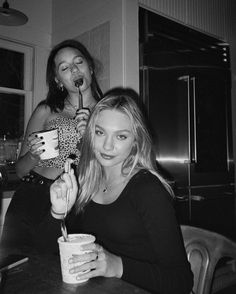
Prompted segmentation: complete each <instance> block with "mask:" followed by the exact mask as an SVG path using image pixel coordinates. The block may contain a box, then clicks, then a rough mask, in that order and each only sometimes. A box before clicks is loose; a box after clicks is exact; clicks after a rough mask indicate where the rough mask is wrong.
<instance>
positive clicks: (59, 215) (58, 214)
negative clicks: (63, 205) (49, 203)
mask: <svg viewBox="0 0 236 294" xmlns="http://www.w3.org/2000/svg"><path fill="white" fill-rule="evenodd" d="M50 212H51V215H52V216H53V217H54V218H56V219H63V217H64V215H65V213H64V212H57V211H55V210H54V209H53V208H52V207H51V209H50Z"/></svg>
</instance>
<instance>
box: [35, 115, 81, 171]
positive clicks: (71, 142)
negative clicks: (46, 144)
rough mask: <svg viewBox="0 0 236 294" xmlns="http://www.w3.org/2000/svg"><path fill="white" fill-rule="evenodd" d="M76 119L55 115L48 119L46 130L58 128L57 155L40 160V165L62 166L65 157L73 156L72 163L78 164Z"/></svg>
mask: <svg viewBox="0 0 236 294" xmlns="http://www.w3.org/2000/svg"><path fill="white" fill-rule="evenodd" d="M76 125H77V120H76V119H73V118H68V117H64V116H57V117H56V118H54V119H52V120H50V121H49V123H48V124H47V126H46V129H47V130H50V129H58V139H59V155H58V156H57V157H55V158H51V159H45V160H40V161H39V163H38V166H40V167H54V168H60V169H63V168H64V164H65V161H66V159H67V158H68V157H69V156H73V159H74V164H75V165H78V163H79V159H80V150H79V149H78V144H79V143H80V141H81V137H80V135H79V134H78V133H77V131H76Z"/></svg>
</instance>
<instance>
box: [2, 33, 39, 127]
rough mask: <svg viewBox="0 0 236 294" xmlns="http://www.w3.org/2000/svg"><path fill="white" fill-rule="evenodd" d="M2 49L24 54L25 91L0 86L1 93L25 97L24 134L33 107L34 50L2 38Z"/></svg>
mask: <svg viewBox="0 0 236 294" xmlns="http://www.w3.org/2000/svg"><path fill="white" fill-rule="evenodd" d="M0 48H4V49H7V50H12V51H16V52H20V53H23V54H24V81H23V90H20V89H14V88H7V87H1V86H0V93H6V94H20V95H24V96H25V105H24V132H25V129H26V126H27V123H28V121H29V118H30V116H31V113H32V107H33V99H32V98H33V74H32V73H33V57H34V49H33V47H30V46H29V45H24V44H20V43H17V42H13V41H9V40H5V39H2V38H0Z"/></svg>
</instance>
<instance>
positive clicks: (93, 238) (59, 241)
mask: <svg viewBox="0 0 236 294" xmlns="http://www.w3.org/2000/svg"><path fill="white" fill-rule="evenodd" d="M70 236H88V237H92V238H91V241H89V243H93V242H95V240H96V238H95V236H94V235H92V234H86V233H74V234H68V237H70ZM57 242H58V243H61V244H65V243H67V244H76V243H74V242H65V241H64V240H63V236H60V237H59V238H58V239H57ZM85 242H86V241H85ZM79 244H81V245H82V244H84V242H83V241H82V242H81V243H79ZM86 244H87V242H86Z"/></svg>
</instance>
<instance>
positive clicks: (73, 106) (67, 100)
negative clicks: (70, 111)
mask: <svg viewBox="0 0 236 294" xmlns="http://www.w3.org/2000/svg"><path fill="white" fill-rule="evenodd" d="M66 102H68V103H69V104H70V106H72V108H74V110H75V112H76V111H77V110H78V108H79V107H78V106H75V105H73V104H72V103H71V102H70V100H69V99H68V98H66Z"/></svg>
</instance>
